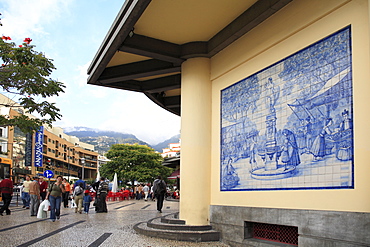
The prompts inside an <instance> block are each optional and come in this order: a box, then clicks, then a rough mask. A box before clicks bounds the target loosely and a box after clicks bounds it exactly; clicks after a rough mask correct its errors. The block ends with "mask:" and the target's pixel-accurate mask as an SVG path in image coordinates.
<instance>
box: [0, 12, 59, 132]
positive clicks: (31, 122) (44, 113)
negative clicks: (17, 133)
mask: <svg viewBox="0 0 370 247" xmlns="http://www.w3.org/2000/svg"><path fill="white" fill-rule="evenodd" d="M0 15H1V14H0ZM0 26H1V23H0ZM11 40H12V39H11V37H9V36H5V35H3V36H2V37H1V39H0V60H1V61H0V64H1V66H0V90H1V91H2V93H3V94H6V95H10V97H9V98H12V99H14V101H16V102H19V104H18V105H20V106H16V105H15V104H12V103H10V102H0V106H5V107H3V108H2V112H1V115H0V126H13V127H14V126H16V127H19V128H20V129H21V130H22V131H23V132H25V133H26V132H32V131H34V130H37V129H38V128H39V126H41V125H42V124H49V125H51V123H52V122H53V121H55V120H57V119H60V118H61V116H62V115H61V114H60V110H59V109H58V108H57V107H56V106H55V103H52V102H49V101H47V98H49V97H52V96H58V95H59V94H60V93H63V92H64V90H63V88H65V86H64V84H63V83H62V82H59V81H57V80H54V79H52V78H50V75H51V73H52V72H53V71H54V70H55V69H56V68H55V66H54V65H53V60H52V59H49V58H47V57H46V56H45V55H44V54H43V53H42V52H38V51H36V50H35V49H34V48H35V46H34V45H31V44H30V43H31V42H32V39H31V38H25V39H24V40H23V43H22V44H21V45H16V44H15V43H14V42H11ZM21 108H23V109H24V110H25V112H21V111H20V109H21ZM4 109H6V111H5V110H4ZM9 109H14V110H17V111H18V112H20V114H17V115H16V116H12V117H10V113H9ZM25 113H29V114H34V113H37V114H38V115H39V116H40V117H39V118H37V119H36V118H30V117H28V116H27V115H26V114H25Z"/></svg>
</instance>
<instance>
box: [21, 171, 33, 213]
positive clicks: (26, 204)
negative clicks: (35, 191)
mask: <svg viewBox="0 0 370 247" xmlns="http://www.w3.org/2000/svg"><path fill="white" fill-rule="evenodd" d="M31 183H32V181H31V177H30V176H29V175H26V181H24V182H23V190H22V201H23V208H26V209H29V208H30V184H31Z"/></svg>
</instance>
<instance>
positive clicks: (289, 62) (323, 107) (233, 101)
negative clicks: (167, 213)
mask: <svg viewBox="0 0 370 247" xmlns="http://www.w3.org/2000/svg"><path fill="white" fill-rule="evenodd" d="M352 97H353V94H352V53H351V28H350V27H346V28H344V29H342V30H340V31H338V32H336V33H334V34H331V35H330V36H328V37H326V38H324V39H322V40H320V41H318V42H317V43H315V44H312V45H310V46H309V47H306V48H305V49H303V50H301V51H299V52H297V53H295V54H293V55H291V56H289V57H287V58H285V59H283V60H281V61H279V62H277V63H275V64H273V65H271V66H269V67H267V68H265V69H263V70H261V71H259V72H257V73H256V74H254V75H251V76H249V77H247V78H245V79H243V80H241V81H239V82H237V83H235V84H233V85H231V86H229V87H227V88H225V89H223V90H222V91H221V162H220V164H221V167H220V168H221V169H220V173H221V176H220V189H221V190H222V191H233V190H297V189H341V188H347V189H348V188H353V187H354V175H353V174H354V173H353V172H354V171H353V170H354V159H353V118H352V116H353V108H352V102H353V98H352Z"/></svg>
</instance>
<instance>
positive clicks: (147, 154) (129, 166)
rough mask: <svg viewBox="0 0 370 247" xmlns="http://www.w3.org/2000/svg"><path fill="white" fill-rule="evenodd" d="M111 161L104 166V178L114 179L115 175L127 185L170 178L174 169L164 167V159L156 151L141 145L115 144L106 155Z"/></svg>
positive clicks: (101, 171)
mask: <svg viewBox="0 0 370 247" xmlns="http://www.w3.org/2000/svg"><path fill="white" fill-rule="evenodd" d="M106 156H107V158H108V159H110V160H111V161H109V162H107V163H106V164H104V165H102V167H101V168H100V173H101V174H102V176H105V177H108V178H110V179H111V180H112V179H113V176H114V173H117V176H118V178H120V179H122V180H123V181H124V182H125V183H127V182H131V183H132V184H134V181H135V180H136V181H140V182H152V181H154V179H155V178H156V177H157V176H159V175H160V176H162V177H163V178H166V177H168V176H169V175H170V174H171V172H172V169H171V168H168V167H165V166H163V165H162V161H163V158H162V156H161V155H160V154H158V153H156V152H155V151H154V149H152V148H150V147H148V146H146V145H139V144H115V145H112V147H111V149H110V150H109V151H108V153H107V154H106Z"/></svg>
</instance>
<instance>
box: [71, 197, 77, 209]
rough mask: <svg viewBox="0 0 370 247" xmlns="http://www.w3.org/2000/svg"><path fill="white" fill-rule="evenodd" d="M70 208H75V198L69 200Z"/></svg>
mask: <svg viewBox="0 0 370 247" xmlns="http://www.w3.org/2000/svg"><path fill="white" fill-rule="evenodd" d="M71 208H77V205H76V202H75V199H73V198H72V201H71Z"/></svg>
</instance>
